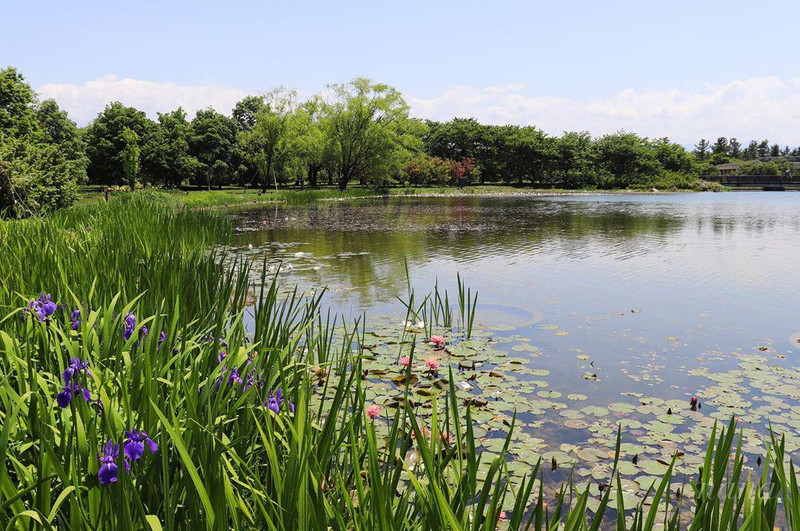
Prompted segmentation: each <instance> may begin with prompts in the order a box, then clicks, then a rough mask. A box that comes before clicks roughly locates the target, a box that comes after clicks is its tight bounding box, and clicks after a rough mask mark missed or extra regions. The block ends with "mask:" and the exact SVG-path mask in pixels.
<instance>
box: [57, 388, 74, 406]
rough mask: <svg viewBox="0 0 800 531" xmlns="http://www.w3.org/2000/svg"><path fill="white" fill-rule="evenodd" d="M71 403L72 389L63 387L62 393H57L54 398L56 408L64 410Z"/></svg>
mask: <svg viewBox="0 0 800 531" xmlns="http://www.w3.org/2000/svg"><path fill="white" fill-rule="evenodd" d="M71 401H72V387H69V386H68V387H65V388H64V390H63V391H61V392H60V393H58V396H57V397H56V402H58V407H60V408H61V409H64V408H65V407H67V406H68V405H69V403H70V402H71Z"/></svg>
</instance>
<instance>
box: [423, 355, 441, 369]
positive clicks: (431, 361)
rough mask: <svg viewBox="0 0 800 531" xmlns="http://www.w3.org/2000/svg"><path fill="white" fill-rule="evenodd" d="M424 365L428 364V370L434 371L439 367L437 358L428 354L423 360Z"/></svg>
mask: <svg viewBox="0 0 800 531" xmlns="http://www.w3.org/2000/svg"><path fill="white" fill-rule="evenodd" d="M425 365H427V366H428V370H430V371H436V370H438V369H439V360H438V358H434V357H433V356H430V357H429V358H428V359H426V360H425Z"/></svg>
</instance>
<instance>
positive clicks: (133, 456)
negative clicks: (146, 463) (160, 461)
mask: <svg viewBox="0 0 800 531" xmlns="http://www.w3.org/2000/svg"><path fill="white" fill-rule="evenodd" d="M145 444H147V447H148V448H149V449H150V453H151V454H155V453H156V452H157V451H158V443H157V442H155V441H154V440H153V439H151V438H150V437H148V436H147V432H146V431H139V430H133V431H126V432H125V443H124V444H123V452H125V459H126V462H125V467H126V469H128V470H130V463H131V462H133V461H136V460H137V459H139V458H140V457H142V455H143V454H144V445H145Z"/></svg>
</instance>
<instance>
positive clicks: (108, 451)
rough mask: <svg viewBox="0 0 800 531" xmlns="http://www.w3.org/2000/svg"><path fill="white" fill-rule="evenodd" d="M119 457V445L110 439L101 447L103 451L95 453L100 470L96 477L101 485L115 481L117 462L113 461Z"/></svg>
mask: <svg viewBox="0 0 800 531" xmlns="http://www.w3.org/2000/svg"><path fill="white" fill-rule="evenodd" d="M117 457H119V445H118V444H114V441H112V440H111V439H109V440H108V442H107V443H106V445H105V446H104V447H103V453H102V454H97V459H99V460H100V463H102V464H101V465H100V470H99V471H98V472H97V479H98V480H99V481H100V484H101V485H111V484H112V483H116V481H117V464H116V463H115V462H114V461H116V460H117Z"/></svg>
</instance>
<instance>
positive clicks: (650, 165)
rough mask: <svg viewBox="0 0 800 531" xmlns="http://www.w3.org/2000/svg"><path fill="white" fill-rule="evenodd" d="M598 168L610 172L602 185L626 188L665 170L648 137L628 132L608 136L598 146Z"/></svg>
mask: <svg viewBox="0 0 800 531" xmlns="http://www.w3.org/2000/svg"><path fill="white" fill-rule="evenodd" d="M594 157H595V162H596V164H597V166H598V169H599V170H601V171H602V172H606V173H607V174H609V178H606V179H603V180H602V181H601V182H600V183H599V184H600V185H601V186H602V187H607V188H610V187H613V188H625V187H628V186H630V185H633V184H643V183H645V182H646V181H647V180H648V179H649V178H652V177H654V176H656V175H658V174H659V173H661V170H662V168H661V165H660V164H659V163H658V160H657V159H656V157H655V154H654V153H653V151H652V150H651V149H650V148H649V146H648V141H647V139H645V138H641V137H639V136H638V135H637V134H635V133H627V132H624V131H621V132H618V133H614V134H611V135H605V136H603V137H601V138H600V139H599V140H597V142H595V145H594Z"/></svg>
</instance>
